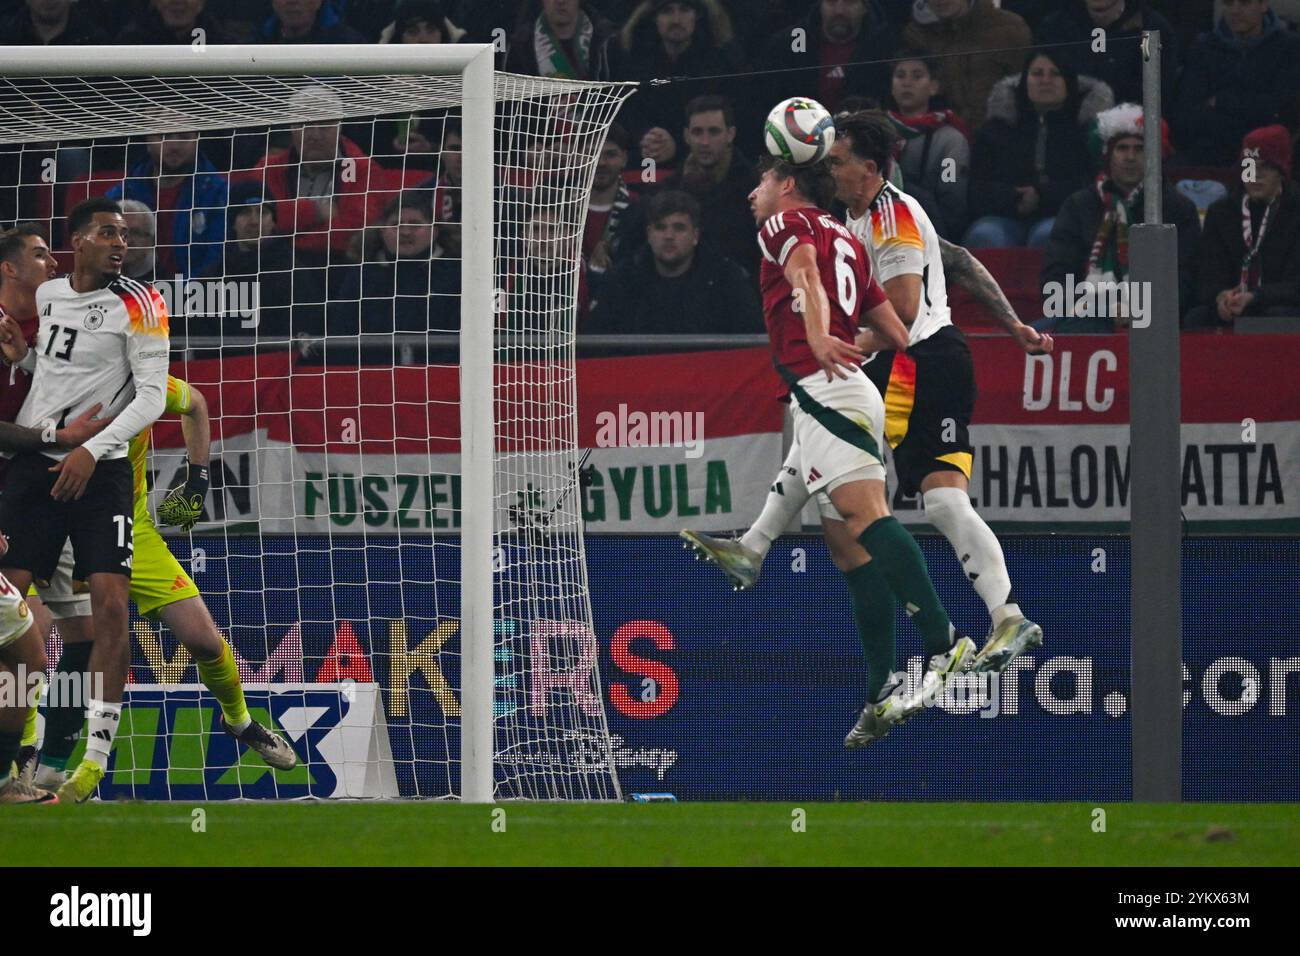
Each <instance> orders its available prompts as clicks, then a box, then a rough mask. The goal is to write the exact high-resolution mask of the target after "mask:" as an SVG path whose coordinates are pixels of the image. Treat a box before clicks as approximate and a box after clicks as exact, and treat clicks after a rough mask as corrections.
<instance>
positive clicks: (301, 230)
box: [232, 86, 389, 264]
mask: <svg viewBox="0 0 1300 956" xmlns="http://www.w3.org/2000/svg"><path fill="white" fill-rule="evenodd" d="M287 105H288V109H289V111H290V113H291V114H292V113H293V112H298V113H299V114H301V113H308V112H310V113H320V112H325V113H326V114H328V113H337V112H339V111H341V110H342V101H341V100H340V99H339V96H338V94H336V93H334V92H333V91H332V90H329V89H326V88H325V87H322V86H314V87H308V88H306V89H303V90H299V91H298V92H296V93H294V94H293V95H292V96H291V97H289V101H288V104H287ZM381 174H382V170H380V168H379V166H378V164H376V163H374V162H373V161H372V160H371V159H370V157H368V156H366V155H365V153H363V152H362V151H361V149H360V148H359V147H358V146H357V145H356V144H355V143H353V142H352V141H351V140H350V139H348V138H347V137H345V136H342V135H341V134H340V132H339V123H338V121H336V120H313V121H311V122H308V123H297V124H295V125H293V126H292V127H290V130H289V148H288V149H274V150H272V151H271V152H269V153H268V154H267V155H266V156H264V157H262V159H261V160H259V161H258V163H257V165H256V167H254V168H253V169H251V170H247V171H244V172H242V173H235V174H234V175H233V176H232V178H233V179H235V180H240V181H245V180H248V181H256V182H264V183H265V188H266V193H267V196H268V198H269V199H270V200H274V201H275V204H276V209H275V220H276V223H277V224H278V226H279V228H280V231H281V232H284V233H286V234H290V235H293V236H294V245H295V246H296V247H297V249H298V250H299V251H300V252H302V253H304V254H306V255H308V256H309V257H310V258H312V259H314V260H315V261H316V262H317V263H320V264H323V263H325V262H327V261H329V260H330V258H331V256H333V261H334V262H335V263H337V262H340V261H343V260H346V258H347V255H348V248H349V245H350V244H351V243H352V241H353V237H354V236H355V235H356V234H357V233H359V231H360V230H361V229H362V228H363V227H364V226H365V224H366V221H367V218H368V217H375V216H378V215H379V213H380V212H381V211H382V208H383V204H384V203H385V202H386V201H387V199H388V198H389V195H386V194H385V193H384V192H383V191H382V190H381V189H378V188H376V187H377V186H378V185H379V184H380V183H381V182H384V181H385V180H384V178H383V176H382V175H381ZM372 178H373V180H374V181H373V182H372Z"/></svg>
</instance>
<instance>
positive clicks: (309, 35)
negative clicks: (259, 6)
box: [262, 0, 367, 43]
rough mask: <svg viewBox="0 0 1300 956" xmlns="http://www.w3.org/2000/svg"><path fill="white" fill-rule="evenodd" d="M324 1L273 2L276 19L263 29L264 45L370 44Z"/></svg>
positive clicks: (295, 0) (272, 0) (291, 0)
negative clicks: (324, 3)
mask: <svg viewBox="0 0 1300 956" xmlns="http://www.w3.org/2000/svg"><path fill="white" fill-rule="evenodd" d="M322 5H323V0H271V9H272V11H273V13H272V16H271V18H270V19H269V20H267V21H266V23H265V24H264V25H263V26H262V42H263V43H366V42H367V40H366V38H365V37H364V36H362V35H361V34H360V33H358V32H357V31H356V30H354V29H352V28H351V27H350V26H348V25H347V24H346V23H344V22H343V18H342V17H340V16H339V14H338V11H336V10H335V9H334V7H333V5H324V8H323V9H322Z"/></svg>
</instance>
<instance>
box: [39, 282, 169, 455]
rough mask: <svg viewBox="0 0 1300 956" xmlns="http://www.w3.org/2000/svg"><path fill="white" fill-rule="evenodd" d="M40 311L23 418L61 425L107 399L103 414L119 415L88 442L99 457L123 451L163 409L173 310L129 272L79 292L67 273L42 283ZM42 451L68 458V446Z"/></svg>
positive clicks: (149, 286) (150, 287) (92, 451)
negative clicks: (34, 365)
mask: <svg viewBox="0 0 1300 956" xmlns="http://www.w3.org/2000/svg"><path fill="white" fill-rule="evenodd" d="M36 314H37V317H38V318H39V319H40V328H39V330H38V332H37V335H36V347H35V353H36V369H35V372H34V373H33V376H32V388H31V391H30V392H29V393H28V395H27V400H26V401H25V402H24V403H23V407H22V410H21V411H20V412H19V413H18V419H17V423H18V424H19V425H24V426H33V425H34V426H37V427H45V426H46V424H47V423H51V422H52V423H54V424H55V426H56V427H61V426H62V425H64V424H66V423H67V422H70V421H72V420H73V419H74V418H76V417H77V416H78V415H81V414H82V413H83V412H85V411H86V410H88V409H89V408H90V407H91V406H93V405H96V404H102V405H103V406H104V407H103V410H102V411H100V413H99V415H98V417H99V418H113V419H114V421H113V423H112V424H111V425H109V426H108V427H107V428H106V429H104V430H103V431H102V432H100V433H99V434H98V435H96V436H95V437H94V438H92V439H91V440H90V441H88V442H86V444H85V446H84V447H85V448H86V449H87V450H88V451H90V452H91V454H93V455H94V456H95V458H96V460H99V459H100V458H124V457H125V456H126V449H127V442H129V441H130V440H131V438H132V436H134V435H135V434H137V433H138V432H140V431H141V430H143V429H145V428H147V427H149V426H150V425H152V424H153V422H154V421H155V420H156V419H157V418H158V416H159V415H160V414H162V410H163V404H164V401H165V395H166V390H167V350H168V316H167V307H166V304H165V303H164V302H163V298H162V296H161V295H160V294H159V293H158V290H157V289H155V288H154V287H153V286H151V285H147V284H145V283H143V282H139V281H137V280H135V279H131V278H128V277H126V276H119V277H118V278H116V279H114V280H113V281H112V282H110V283H109V284H108V285H107V286H105V287H103V288H102V289H95V290H94V291H92V292H76V291H75V290H73V288H72V284H71V282H70V281H69V280H68V277H67V276H61V277H60V278H58V279H51V280H50V281H49V282H46V283H44V284H42V285H41V286H39V287H38V288H37V290H36ZM155 406H156V408H155ZM43 454H45V455H48V456H49V457H50V458H59V459H61V458H63V457H65V456H66V455H67V454H68V452H67V451H64V450H60V449H55V448H50V449H46V450H45V451H43Z"/></svg>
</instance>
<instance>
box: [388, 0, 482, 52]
mask: <svg viewBox="0 0 1300 956" xmlns="http://www.w3.org/2000/svg"><path fill="white" fill-rule="evenodd" d="M464 39H465V31H464V30H462V29H461V28H460V27H458V26H456V24H454V23H452V22H451V18H450V17H449V16H447V5H446V4H445V3H444V2H443V0H401V2H400V3H398V5H397V9H396V11H394V16H393V22H392V23H390V24H388V26H386V27H384V29H383V30H382V31H381V32H380V34H379V42H380V43H460V42H461V41H463V40H464Z"/></svg>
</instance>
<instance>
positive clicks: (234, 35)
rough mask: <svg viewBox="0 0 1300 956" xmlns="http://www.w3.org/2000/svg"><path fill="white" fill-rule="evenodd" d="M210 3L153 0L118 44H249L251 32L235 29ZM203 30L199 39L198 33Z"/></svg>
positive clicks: (128, 27) (121, 34)
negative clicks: (196, 42)
mask: <svg viewBox="0 0 1300 956" xmlns="http://www.w3.org/2000/svg"><path fill="white" fill-rule="evenodd" d="M208 6H209V4H208V3H207V0H150V4H149V9H148V11H146V12H145V13H144V14H142V15H141V16H138V17H136V18H135V19H134V20H132V21H131V22H129V23H128V24H127V25H126V26H125V27H123V28H122V32H121V33H119V34H118V36H117V42H118V43H119V44H121V45H123V46H139V45H141V44H157V45H162V44H168V43H184V44H186V45H187V46H188V45H189V44H191V43H194V42H195V41H196V40H197V39H202V41H203V42H204V43H210V44H224V43H248V42H250V41H251V40H252V39H253V37H252V34H251V32H250V33H245V32H243V31H241V30H237V29H232V28H231V27H229V26H228V25H227V24H226V23H225V22H223V21H220V20H217V19H216V18H215V17H214V16H213V13H214V12H215V11H210V10H208V9H207V7H208ZM196 30H197V31H200V32H199V33H198V35H197V36H196V34H195V31H196Z"/></svg>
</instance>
